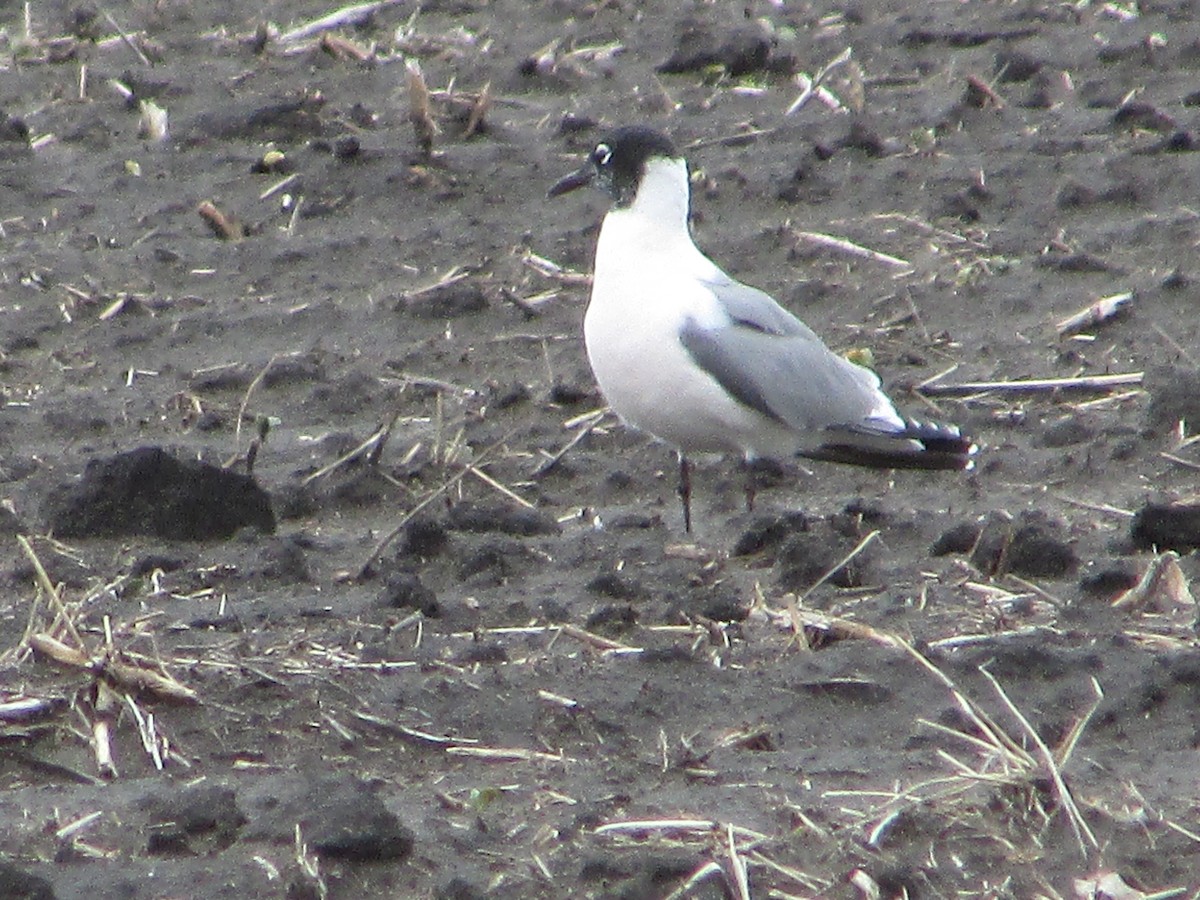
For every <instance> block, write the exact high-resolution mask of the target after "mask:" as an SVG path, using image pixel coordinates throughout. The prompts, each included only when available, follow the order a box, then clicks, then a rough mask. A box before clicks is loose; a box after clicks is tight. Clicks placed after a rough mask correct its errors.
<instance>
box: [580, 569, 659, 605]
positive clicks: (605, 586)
mask: <svg viewBox="0 0 1200 900" xmlns="http://www.w3.org/2000/svg"><path fill="white" fill-rule="evenodd" d="M587 589H588V590H589V591H591V592H592V593H593V594H600V595H601V596H602V597H611V598H612V599H613V600H644V599H646V597H648V596H649V592H647V590H646V588H645V586H643V585H642V583H641V582H639V581H638V580H637V579H636V578H628V577H626V576H624V575H622V574H621V573H619V572H602V573H601V574H599V575H597V576H596V577H595V578H593V579H592V580H591V581H589V582H588V583H587Z"/></svg>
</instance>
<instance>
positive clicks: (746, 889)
mask: <svg viewBox="0 0 1200 900" xmlns="http://www.w3.org/2000/svg"><path fill="white" fill-rule="evenodd" d="M725 849H726V852H728V853H729V869H730V871H731V872H732V873H733V883H734V884H735V885H736V886H737V896H738V900H750V880H749V879H748V878H747V877H746V863H745V861H743V859H742V857H741V854H740V853H738V849H737V845H736V843H735V842H734V840H733V826H732V825H726V826H725Z"/></svg>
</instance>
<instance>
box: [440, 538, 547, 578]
mask: <svg viewBox="0 0 1200 900" xmlns="http://www.w3.org/2000/svg"><path fill="white" fill-rule="evenodd" d="M531 561H532V560H531V558H530V555H529V554H527V553H526V552H525V548H524V547H522V546H521V545H520V544H519V543H517V542H516V541H512V540H510V541H488V542H487V543H485V544H482V545H480V546H479V547H476V548H475V549H474V550H473V551H471V552H469V553H466V554H464V555H463V556H462V557H461V558H460V559H459V563H458V577H459V578H461V579H462V580H463V581H467V580H468V579H471V580H474V581H479V582H484V583H491V584H497V585H498V584H503V583H504V582H505V581H506V580H507V579H509V578H511V577H513V576H514V575H519V574H521V573H522V572H523V570H525V569H526V568H528V566H529V564H530V563H531Z"/></svg>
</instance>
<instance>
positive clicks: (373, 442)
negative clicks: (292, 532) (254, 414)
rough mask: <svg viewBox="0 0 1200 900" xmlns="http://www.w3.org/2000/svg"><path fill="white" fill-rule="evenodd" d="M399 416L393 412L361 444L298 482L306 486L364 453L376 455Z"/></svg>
mask: <svg viewBox="0 0 1200 900" xmlns="http://www.w3.org/2000/svg"><path fill="white" fill-rule="evenodd" d="M399 417H400V413H399V411H397V412H395V413H394V414H393V415H392V417H391V418H390V419H389V420H388V421H387V422H385V423H384V424H382V425H380V426H379V427H378V428H377V429H375V431H374V433H373V434H372V435H371V436H370V437H368V438H367V439H366V440H365V441H363V442H362V443H361V444H359V445H358V446H357V447H355V448H354V449H352V450H348V451H346V452H345V453H343V454H342V455H341V456H339V457H338V458H337V459H335V460H334V461H333V462H331V463H328V464H327V465H324V466H322V467H321V468H319V469H317V471H315V472H311V473H310V474H308V475H305V476H304V478H302V479H301V480H300V484H301V485H303V486H305V487H307V486H308V485H310V484H312V483H313V482H314V481H319V480H320V479H322V478H324V477H325V476H326V475H328V474H329V473H330V472H333V471H335V470H336V469H339V468H341V467H342V466H344V465H346V464H347V463H349V462H353V461H354V460H356V459H358V458H359V457H361V456H364V455H370V456H376V455H377V454H376V450H377V448H378V447H379V446H380V445H381V444H382V443H383V442H384V441H386V440H387V438H388V436H389V435H390V434H391V431H392V429H393V428H394V427H395V425H396V420H397V419H399Z"/></svg>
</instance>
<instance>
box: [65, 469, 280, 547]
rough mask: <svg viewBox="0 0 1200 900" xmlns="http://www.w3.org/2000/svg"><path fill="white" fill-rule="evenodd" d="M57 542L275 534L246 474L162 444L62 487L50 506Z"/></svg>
mask: <svg viewBox="0 0 1200 900" xmlns="http://www.w3.org/2000/svg"><path fill="white" fill-rule="evenodd" d="M46 519H47V521H48V522H49V524H50V528H51V530H52V531H53V532H54V534H55V535H56V536H57V537H74V538H80V537H117V536H121V535H150V536H153V537H160V538H166V539H170V540H192V541H200V540H213V539H223V538H228V537H230V536H232V535H233V534H234V533H235V532H236V531H237V530H238V529H240V528H244V527H247V526H251V527H254V528H258V529H260V530H262V531H265V532H268V533H271V532H274V531H275V515H274V513H273V512H272V511H271V500H270V497H269V496H268V495H267V493H266V491H264V490H263V489H262V488H261V487H259V486H258V484H257V482H255V480H254V479H253V478H250V477H249V476H247V475H242V474H241V473H238V472H231V471H229V470H227V469H220V468H217V467H216V466H213V465H209V464H208V463H204V462H198V461H195V460H179V459H176V458H175V457H174V456H172V455H171V454H169V453H168V452H167V451H165V450H163V449H162V448H161V447H140V448H138V449H137V450H130V451H129V452H127V453H119V454H117V455H116V456H110V457H107V458H103V459H94V460H92V461H91V462H90V463H88V465H87V468H86V469H85V470H84V473H83V479H82V480H81V481H80V482H78V483H75V484H69V485H64V486H62V487H60V488H59V489H58V490H57V491H55V492H53V493H52V494H51V495H50V497H49V498H48V500H47V502H46Z"/></svg>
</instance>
